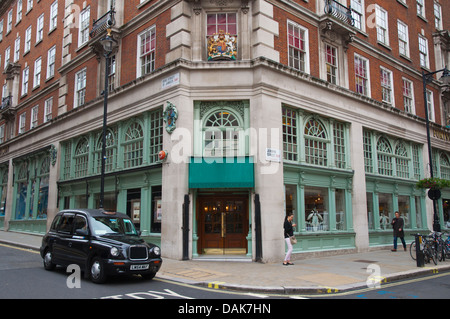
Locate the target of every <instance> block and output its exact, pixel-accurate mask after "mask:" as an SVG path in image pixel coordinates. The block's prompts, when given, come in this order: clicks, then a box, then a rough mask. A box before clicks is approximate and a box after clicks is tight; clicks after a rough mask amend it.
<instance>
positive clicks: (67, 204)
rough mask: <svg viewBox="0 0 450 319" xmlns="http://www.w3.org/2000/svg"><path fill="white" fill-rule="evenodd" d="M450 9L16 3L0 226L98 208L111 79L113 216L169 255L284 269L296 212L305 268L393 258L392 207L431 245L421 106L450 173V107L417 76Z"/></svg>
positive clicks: (3, 19)
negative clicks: (389, 252)
mask: <svg viewBox="0 0 450 319" xmlns="http://www.w3.org/2000/svg"><path fill="white" fill-rule="evenodd" d="M449 5H450V3H449V1H448V0H439V1H437V0H436V1H433V0H419V1H412V0H398V1H372V0H340V1H336V0H310V1H303V0H292V1H280V0H249V1H247V0H195V1H194V0H184V1H167V0H160V1H155V0H141V1H139V0H128V1H126V2H125V1H119V0H115V1H114V0H101V1H89V0H86V1H80V0H66V1H60V0H59V1H58V0H53V1H52V0H40V1H38V0H13V1H3V2H2V4H1V7H0V68H3V73H2V74H0V81H1V83H2V85H3V90H2V105H1V109H0V182H1V184H0V194H1V209H0V227H1V228H2V229H3V230H5V231H19V232H30V233H44V232H45V231H46V229H47V228H48V226H49V224H50V223H51V220H52V218H53V216H54V215H55V214H56V213H57V211H58V210H60V209H63V208H76V207H80V208H81V207H89V208H95V207H98V205H99V193H100V176H101V175H100V172H101V149H102V120H103V102H104V96H103V91H104V90H103V88H104V87H105V79H108V90H109V91H108V92H109V93H108V101H107V109H108V111H107V116H108V118H107V134H106V156H105V199H104V203H105V204H104V206H105V208H107V209H113V210H117V211H121V212H124V213H126V214H128V215H129V216H130V217H131V218H132V219H133V221H134V223H135V224H136V225H137V227H139V229H140V230H141V232H142V235H143V236H145V237H146V238H147V239H148V240H149V241H152V242H155V243H158V244H160V245H161V247H162V253H163V256H165V257H169V258H175V259H192V258H219V260H223V258H224V257H226V258H244V259H250V260H258V261H259V260H261V261H264V262H270V261H280V260H282V258H283V256H284V252H285V242H284V238H283V220H284V216H285V214H286V213H288V212H293V213H294V215H295V219H294V220H295V222H296V224H297V227H296V231H295V234H296V235H297V237H298V239H299V244H297V245H296V246H295V247H294V254H299V255H301V256H305V255H308V254H325V253H339V252H350V251H367V250H369V249H376V248H378V247H384V246H388V245H392V228H391V226H390V221H391V220H392V218H393V215H394V212H395V211H396V210H399V211H400V212H401V214H402V216H403V218H404V219H405V222H406V226H405V228H406V232H407V234H413V233H417V232H426V231H428V230H429V229H431V227H432V224H433V207H432V201H431V200H429V199H428V197H427V196H426V192H425V191H424V190H421V189H417V188H416V187H415V184H416V183H417V181H418V180H420V179H422V178H425V177H429V175H430V172H429V160H428V158H429V156H428V155H429V154H428V144H427V127H426V121H425V112H426V110H427V109H428V115H429V119H430V122H431V124H430V133H431V149H432V158H433V167H434V175H435V176H436V177H441V178H446V179H450V130H449V129H448V125H449V124H450V122H449V120H450V104H449V103H450V102H449V99H450V96H449V89H448V87H447V86H446V85H445V84H444V82H443V81H441V80H440V78H441V75H442V72H440V73H437V74H436V75H435V76H434V77H433V79H432V81H431V82H430V83H428V84H427V86H426V96H427V108H426V107H425V102H424V95H423V89H422V72H423V71H424V72H425V73H428V72H434V71H436V70H440V69H443V68H444V67H445V66H446V65H450V64H449V62H450V54H449V48H450V39H449V31H448V30H449V24H450V20H449V17H448V15H446V11H445V10H444V8H445V7H449ZM108 26H109V27H110V29H111V31H110V34H111V36H112V37H113V38H114V39H115V40H117V46H116V48H115V49H114V51H113V52H112V53H111V54H110V55H109V56H108V57H107V59H108V62H109V63H108V68H106V63H105V62H106V58H105V55H104V52H103V47H102V45H101V42H100V40H101V39H102V38H103V37H105V35H106V33H107V30H106V29H107V28H108ZM161 151H164V153H163V154H165V155H166V156H165V157H164V156H162V157H164V158H163V159H161V158H160V154H161V153H160V152H161ZM449 201H450V191H448V190H443V191H442V198H441V199H440V200H438V201H437V209H438V216H439V217H440V218H439V220H440V223H441V227H442V228H443V229H447V228H448V227H449V225H450V224H449V205H448V204H449ZM297 257H298V255H297ZM226 258H225V260H226Z"/></svg>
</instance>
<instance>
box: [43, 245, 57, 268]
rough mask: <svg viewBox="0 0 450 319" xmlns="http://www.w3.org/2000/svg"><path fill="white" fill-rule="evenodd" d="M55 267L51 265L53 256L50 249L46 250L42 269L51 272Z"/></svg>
mask: <svg viewBox="0 0 450 319" xmlns="http://www.w3.org/2000/svg"><path fill="white" fill-rule="evenodd" d="M55 267H56V265H55V264H54V263H53V254H52V252H51V251H50V249H47V251H46V252H45V255H44V268H45V270H53V269H55Z"/></svg>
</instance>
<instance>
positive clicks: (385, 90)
mask: <svg viewBox="0 0 450 319" xmlns="http://www.w3.org/2000/svg"><path fill="white" fill-rule="evenodd" d="M380 78H381V100H382V101H383V102H386V103H388V104H394V98H393V97H394V94H393V91H394V84H393V79H392V72H391V71H389V70H388V69H385V68H383V67H381V68H380Z"/></svg>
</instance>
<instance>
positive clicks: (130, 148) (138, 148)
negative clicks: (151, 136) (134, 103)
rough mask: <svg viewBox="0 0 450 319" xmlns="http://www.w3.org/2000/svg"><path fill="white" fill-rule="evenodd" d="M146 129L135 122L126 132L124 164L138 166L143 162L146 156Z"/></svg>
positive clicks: (128, 166) (126, 166)
mask: <svg viewBox="0 0 450 319" xmlns="http://www.w3.org/2000/svg"><path fill="white" fill-rule="evenodd" d="M143 149H144V131H143V129H142V125H141V124H140V123H138V122H133V123H132V124H131V125H130V126H129V127H128V130H127V131H126V133H125V146H124V166H125V168H130V167H136V166H139V165H141V164H142V160H143V157H144V153H143Z"/></svg>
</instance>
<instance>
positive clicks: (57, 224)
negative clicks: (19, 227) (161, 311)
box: [40, 209, 162, 283]
mask: <svg viewBox="0 0 450 319" xmlns="http://www.w3.org/2000/svg"><path fill="white" fill-rule="evenodd" d="M40 253H41V257H42V258H43V261H44V268H45V269H46V270H52V269H54V268H55V266H56V265H62V266H68V265H71V264H77V265H79V266H80V268H81V270H83V271H84V274H85V277H86V278H89V277H90V278H91V280H92V281H93V282H95V283H103V282H105V280H106V278H107V276H109V275H120V274H139V275H141V276H142V277H143V278H146V279H152V278H153V277H155V275H156V273H157V272H158V270H159V269H160V267H161V263H162V259H161V250H160V248H159V247H158V246H156V245H154V244H150V243H147V242H145V241H144V240H143V239H142V238H141V237H140V233H139V232H138V231H137V230H136V228H135V227H134V224H133V222H132V220H131V219H130V218H129V217H128V216H127V215H125V214H122V213H117V212H109V211H105V210H102V209H70V210H62V211H60V212H59V213H58V214H57V215H56V216H55V219H54V220H53V222H52V225H51V227H50V230H49V231H48V233H47V234H46V235H45V236H44V237H43V239H42V245H41V248H40Z"/></svg>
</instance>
